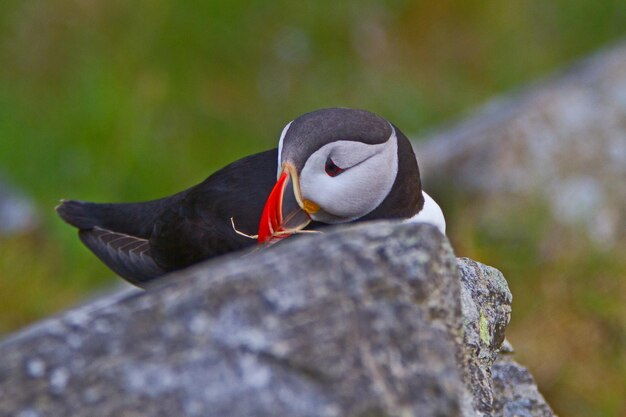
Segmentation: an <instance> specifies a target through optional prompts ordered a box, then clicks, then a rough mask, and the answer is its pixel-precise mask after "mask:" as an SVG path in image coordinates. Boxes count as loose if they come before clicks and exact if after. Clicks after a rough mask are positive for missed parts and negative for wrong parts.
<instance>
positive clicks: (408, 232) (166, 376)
mask: <svg viewBox="0 0 626 417" xmlns="http://www.w3.org/2000/svg"><path fill="white" fill-rule="evenodd" d="M459 272H460V273H461V276H460V278H461V279H459V275H458V274H459ZM510 302H511V295H510V293H509V290H508V287H507V285H506V281H504V278H503V277H502V276H501V274H500V273H499V272H498V271H496V270H495V269H493V268H490V267H487V266H484V265H481V264H479V263H476V262H474V261H472V260H469V259H460V260H458V268H457V260H456V259H455V258H454V255H453V252H452V250H451V248H450V246H449V243H448V241H447V239H445V238H444V237H443V236H442V235H441V234H440V233H439V232H438V231H437V230H436V229H435V228H434V227H432V226H429V225H416V224H405V223H393V222H376V223H368V224H361V225H356V226H350V227H346V228H342V229H340V230H335V231H329V232H328V233H324V234H323V235H315V236H302V237H299V238H297V239H296V238H292V239H288V240H286V241H283V242H282V243H281V244H278V245H275V246H274V247H271V248H270V249H268V250H263V251H257V252H255V253H249V254H244V255H241V254H239V255H233V256H230V257H228V258H224V259H219V260H216V261H212V262H209V263H206V264H203V265H199V266H197V267H194V268H191V269H189V270H186V271H181V272H179V273H176V274H172V275H170V276H169V277H166V278H164V279H163V280H161V281H160V282H157V283H156V285H154V286H153V287H151V288H149V289H148V291H146V292H140V291H137V290H131V291H124V292H121V293H119V294H116V295H114V296H111V297H109V298H105V299H102V300H99V301H97V302H95V303H91V304H88V305H86V306H83V307H79V308H77V309H74V310H71V311H69V312H67V313H64V314H62V315H60V316H59V317H56V318H53V319H49V320H46V321H44V322H42V323H40V324H38V325H35V326H33V327H31V328H30V329H27V330H25V331H23V332H21V333H19V334H17V335H15V336H13V337H11V338H9V339H8V340H6V341H4V342H3V343H2V344H0V397H1V398H0V415H18V416H19V415H21V416H42V417H43V416H48V415H50V416H56V415H63V416H82V415H89V416H137V417H139V416H172V415H180V416H224V415H228V416H279V415H280V416H283V415H284V416H374V415H381V416H481V415H505V414H498V413H496V412H495V411H496V410H505V409H506V410H509V409H514V410H518V409H521V408H520V407H522V405H523V400H524V398H526V397H524V396H523V394H524V391H523V390H522V391H519V390H518V391H516V390H514V389H512V388H511V387H510V386H509V388H506V389H500V387H501V386H502V387H504V386H506V382H507V381H506V377H505V380H504V382H503V383H501V382H500V380H496V381H495V383H494V381H492V378H491V372H490V369H491V367H492V364H493V363H494V361H496V358H497V356H498V355H497V352H498V350H499V348H500V345H501V343H502V341H503V340H504V328H505V327H506V324H507V323H508V320H509V316H510ZM496 363H497V364H498V363H500V362H496ZM498 375H500V374H498ZM502 375H505V373H502ZM494 387H495V388H498V389H500V390H499V391H498V389H496V390H495V391H494V389H493V388H494ZM528 392H530V389H529V390H528ZM535 394H536V391H535V392H534V393H533V395H535ZM537 395H538V393H537ZM537 398H541V397H540V396H539V397H537V396H533V397H532V398H529V401H535V400H537ZM520 404H521V405H520ZM543 404H545V403H543ZM507 407H509V408H507ZM545 407H547V405H546V406H545ZM547 410H548V411H549V408H547ZM492 411H493V413H492ZM546 415H551V414H546Z"/></svg>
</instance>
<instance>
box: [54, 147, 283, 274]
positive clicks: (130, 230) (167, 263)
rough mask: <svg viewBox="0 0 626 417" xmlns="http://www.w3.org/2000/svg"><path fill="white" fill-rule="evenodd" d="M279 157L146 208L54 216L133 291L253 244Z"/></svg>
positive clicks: (232, 169)
mask: <svg viewBox="0 0 626 417" xmlns="http://www.w3.org/2000/svg"><path fill="white" fill-rule="evenodd" d="M276 170H277V150H276V149H272V150H270V151H266V152H261V153H259V154H255V155H251V156H248V157H246V158H243V159H240V160H239V161H236V162H233V163H232V164H230V165H227V166H226V167H224V168H223V169H221V170H219V171H217V172H216V173H214V174H213V175H211V176H210V177H208V178H207V179H206V180H204V181H203V182H201V183H200V184H198V185H195V186H193V187H191V188H189V189H187V190H185V191H182V192H180V193H177V194H174V195H172V196H170V197H166V198H162V199H159V200H153V201H148V202H142V203H113V204H98V203H87V202H82V201H75V200H68V201H63V202H62V203H61V204H60V205H59V206H58V207H57V212H58V213H59V215H60V216H61V217H62V218H63V220H65V221H66V222H67V223H69V224H71V225H72V226H75V227H76V228H78V229H79V236H80V239H81V241H82V242H83V243H84V244H85V245H86V246H87V247H88V248H89V249H91V251H92V252H93V253H94V254H95V255H96V256H98V258H100V260H101V261H102V262H104V263H105V264H106V265H107V266H108V267H109V268H111V269H112V270H113V271H115V272H116V273H117V274H119V275H120V276H122V277H124V278H126V279H127V280H128V281H130V282H132V283H133V284H136V285H143V284H145V283H146V282H148V281H150V280H151V279H153V278H156V277H158V276H160V275H163V274H165V273H166V272H169V271H173V270H177V269H181V268H184V267H186V266H189V265H192V264H194V263H197V262H199V261H202V260H205V259H209V258H211V257H214V256H217V255H221V254H224V253H227V252H232V251H235V250H238V249H243V248H245V247H248V246H250V245H253V244H255V243H256V241H255V240H254V239H250V238H247V237H245V236H242V235H239V234H237V233H236V232H235V230H234V229H233V227H232V223H231V218H232V219H233V222H234V224H235V226H236V229H237V230H238V231H240V232H242V233H246V234H250V235H252V234H255V233H256V231H257V228H258V225H259V220H260V217H261V212H262V210H263V205H264V203H265V200H266V198H267V195H268V194H269V193H270V191H271V190H272V187H273V185H274V183H275V182H276Z"/></svg>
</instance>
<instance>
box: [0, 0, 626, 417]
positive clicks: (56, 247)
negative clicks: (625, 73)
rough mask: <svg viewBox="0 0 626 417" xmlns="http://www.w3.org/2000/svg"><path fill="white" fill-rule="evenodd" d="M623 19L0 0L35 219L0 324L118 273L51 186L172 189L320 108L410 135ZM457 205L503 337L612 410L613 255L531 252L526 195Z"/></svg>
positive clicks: (441, 6)
mask: <svg viewBox="0 0 626 417" xmlns="http://www.w3.org/2000/svg"><path fill="white" fill-rule="evenodd" d="M625 33H626V2H623V1H621V0H606V1H602V2H599V1H594V0H553V1H550V2H540V1H510V2H500V1H495V0H493V1H488V0H469V1H467V0H465V1H464V0H442V1H437V2H426V1H408V0H389V1H371V0H359V1H357V0H349V1H345V2H327V1H315V2H289V1H284V0H283V1H276V2H261V1H242V0H237V1H231V2H218V1H206V2H194V3H189V4H184V5H183V4H180V3H179V2H174V1H172V0H150V1H148V0H138V1H135V2H126V1H122V0H109V1H104V0H94V1H89V2H69V1H67V0H20V1H18V0H3V1H2V2H0V62H1V63H2V64H1V65H0V170H1V171H2V172H3V174H4V175H5V176H7V177H9V178H10V180H11V181H12V182H13V183H15V184H16V185H18V186H19V187H21V188H22V189H23V190H25V191H26V192H27V193H29V194H30V195H31V196H32V197H33V198H34V200H35V201H36V204H37V206H38V208H39V210H40V213H41V216H42V226H41V227H40V228H39V229H38V230H36V231H34V232H32V233H28V234H25V235H20V236H12V237H2V238H0V247H1V248H2V250H1V251H0V297H2V300H1V302H0V332H3V333H6V332H10V331H12V330H15V329H17V328H19V327H22V326H24V325H26V324H28V323H30V322H32V321H34V320H37V319H39V318H42V317H45V316H47V315H49V314H51V313H53V312H57V311H59V310H62V309H64V308H67V307H68V306H70V305H72V304H74V303H76V302H78V301H79V300H81V299H82V298H84V297H85V296H86V295H87V294H89V293H90V292H92V291H94V289H100V288H105V287H106V286H108V285H112V284H114V283H115V282H117V281H118V279H117V278H115V277H114V276H113V275H112V274H111V273H110V272H109V271H108V270H107V269H106V268H104V267H103V266H102V265H100V263H99V262H97V261H96V259H95V258H94V257H93V256H92V255H90V254H89V253H87V250H86V249H85V248H83V247H82V246H81V245H80V244H79V242H78V240H77V239H76V235H75V232H74V231H73V230H71V229H70V228H69V227H67V226H66V225H64V224H62V223H61V222H60V221H59V220H58V219H57V218H56V217H55V215H54V213H53V210H52V208H53V207H54V206H55V205H56V203H57V201H58V199H59V198H62V197H66V198H80V199H85V200H95V201H125V200H141V199H148V198H153V197H159V196H162V195H166V194H170V193H172V192H174V191H177V190H179V189H181V188H183V187H186V186H188V185H191V184H193V183H195V182H198V181H200V180H202V179H203V178H204V177H206V176H207V175H208V174H209V173H210V172H212V171H214V170H216V169H218V168H219V167H221V166H223V165H224V164H226V163H228V162H230V161H232V160H234V159H237V158H239V157H241V156H243V155H247V154H250V153H253V152H257V151H260V150H263V149H267V148H269V147H272V146H275V143H276V140H277V137H278V135H279V133H280V130H281V129H282V127H283V125H284V124H285V123H286V122H288V121H289V120H291V119H293V118H294V117H296V116H298V115H299V114H301V113H304V112H306V111H310V110H312V109H316V108H320V107H328V106H349V107H358V108H366V109H369V110H372V111H375V112H377V113H380V114H381V115H384V116H385V117H387V118H388V119H389V120H392V121H393V122H394V123H396V124H397V125H398V126H400V127H401V128H402V130H403V131H404V132H405V133H408V134H417V133H418V132H424V131H425V130H428V129H431V128H433V127H435V126H437V125H439V124H441V123H444V122H446V121H448V120H450V119H454V118H458V117H461V116H462V115H464V114H466V113H467V112H468V111H470V110H471V109H472V108H474V107H476V106H477V105H478V104H480V103H482V102H483V101H484V100H486V99H488V98H489V97H492V96H494V95H497V94H500V93H502V92H504V91H510V90H511V89H515V88H518V87H519V86H520V85H522V84H523V83H525V82H529V81H532V80H535V79H537V78H538V77H541V76H544V75H546V74H548V73H550V72H552V71H553V70H555V69H557V68H560V67H562V66H565V65H567V64H568V63H569V62H572V61H573V60H575V59H576V58H578V57H580V56H583V55H585V54H588V53H590V52H592V51H594V50H596V49H598V48H601V47H604V46H605V45H607V44H609V43H610V42H612V41H613V40H615V39H618V38H619V37H621V36H623V35H624V34H625ZM456 203H457V204H454V205H453V206H449V209H448V210H449V211H450V213H451V214H450V216H451V217H452V218H455V217H456V218H457V219H461V218H460V217H458V215H460V214H461V213H464V212H465V210H466V209H468V207H471V204H470V203H469V202H466V201H457V202H456ZM467 218H468V219H469V218H471V219H474V220H472V221H465V222H461V221H456V222H455V221H454V220H452V221H451V230H452V231H453V234H454V235H453V239H454V241H455V242H456V247H457V250H458V252H459V254H460V255H466V256H473V257H476V258H478V259H480V260H483V261H485V262H488V263H490V264H491V265H494V266H496V267H499V268H500V269H502V270H503V271H504V272H505V275H506V276H507V278H508V279H509V281H510V284H511V287H512V290H513V293H514V296H515V308H514V320H513V322H512V324H511V327H510V329H509V336H510V338H511V339H512V340H513V342H514V343H515V344H516V346H517V348H518V351H519V357H520V358H521V359H522V360H523V361H524V362H525V363H527V364H529V365H530V366H531V368H532V371H533V373H534V374H535V375H536V376H537V379H538V380H539V383H540V385H541V388H542V390H543V391H544V392H545V393H546V394H547V396H548V399H549V401H550V402H551V403H552V405H553V406H554V407H555V408H556V410H557V412H559V413H561V414H562V415H571V416H597V415H606V416H620V415H624V413H625V412H626V406H625V405H624V401H623V396H622V395H621V394H620V392H624V389H623V388H624V386H625V385H626V383H625V382H624V377H623V375H626V369H625V368H626V365H625V363H626V360H625V359H624V353H623V351H624V349H623V346H624V338H625V336H624V327H625V324H624V321H623V317H626V315H625V314H624V311H623V310H624V306H623V297H622V298H620V295H621V294H623V293H624V285H625V284H624V281H625V280H624V276H625V271H626V265H624V263H623V262H622V261H620V259H621V258H623V256H621V255H620V254H619V253H600V252H595V251H594V249H593V247H591V246H584V245H583V246H581V247H578V248H577V249H576V251H574V252H572V255H571V256H570V257H568V256H560V257H557V258H551V260H550V261H549V262H548V261H546V257H545V253H544V252H543V251H545V250H546V249H545V247H542V246H541V245H540V244H539V242H545V240H546V236H545V232H544V231H545V229H546V227H545V226H546V225H545V224H543V223H542V222H543V221H544V220H543V219H545V217H544V216H543V215H542V210H541V207H538V208H536V211H535V212H534V214H533V215H532V216H531V218H530V220H529V223H526V224H525V225H523V226H519V225H516V223H515V222H514V221H512V220H511V218H508V219H507V218H503V219H502V220H501V222H500V223H499V224H498V227H497V229H487V228H485V227H484V221H483V220H481V219H480V218H479V217H476V216H473V217H471V216H470V217H467ZM544 246H545V245H544ZM548 246H549V245H548ZM581 250H584V251H587V253H593V256H589V257H584V258H583V257H580V256H577V255H576V254H580V253H582V252H580V251H581ZM589 251H591V252H589ZM537 323H538V324H537ZM620 389H621V390H622V391H620Z"/></svg>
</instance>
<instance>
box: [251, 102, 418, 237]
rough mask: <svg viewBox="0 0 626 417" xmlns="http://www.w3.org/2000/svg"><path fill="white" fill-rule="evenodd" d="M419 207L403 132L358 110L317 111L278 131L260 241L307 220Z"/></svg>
mask: <svg viewBox="0 0 626 417" xmlns="http://www.w3.org/2000/svg"><path fill="white" fill-rule="evenodd" d="M423 204H424V199H423V196H422V190H421V184H420V175H419V170H418V167H417V162H416V160H415V155H414V154H413V150H412V148H411V145H410V143H409V141H408V140H407V138H406V137H405V136H404V135H403V134H402V132H400V131H399V130H398V129H397V128H395V127H394V126H393V125H392V124H391V123H389V122H388V121H386V120H385V119H383V118H381V117H379V116H377V115H375V114H373V113H370V112H367V111H364V110H354V109H345V108H331V109H323V110H317V111H314V112H311V113H307V114H304V115H302V116H300V117H298V118H297V119H295V120H293V121H292V122H291V123H289V124H287V126H285V128H284V129H283V132H282V134H281V137H280V143H279V145H278V182H277V183H276V185H275V186H274V189H273V190H272V192H271V194H270V196H269V198H268V200H267V203H266V205H265V209H264V211H263V215H262V218H261V224H260V226H259V241H260V242H266V241H269V240H272V239H273V238H276V237H282V236H286V235H288V234H290V233H291V232H295V231H297V230H300V229H302V228H304V227H306V226H307V225H308V223H309V222H310V221H311V220H314V221H317V222H321V223H327V224H336V223H345V222H350V221H354V220H358V219H376V218H410V217H412V216H413V215H415V214H416V213H417V212H419V211H420V209H421V208H422V206H423ZM277 232H279V234H278V235H276V233H277Z"/></svg>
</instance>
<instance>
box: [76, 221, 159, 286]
mask: <svg viewBox="0 0 626 417" xmlns="http://www.w3.org/2000/svg"><path fill="white" fill-rule="evenodd" d="M78 235H79V237H80V240H81V241H82V242H83V243H84V244H85V245H86V246H87V247H88V248H89V249H90V250H91V251H92V252H93V253H94V254H95V255H96V256H97V257H98V258H99V259H100V260H101V261H102V262H104V263H105V264H106V265H107V266H108V267H109V268H111V269H112V270H113V271H114V272H115V273H117V274H119V275H120V276H121V277H123V278H125V279H126V280H128V281H129V282H131V283H132V284H135V285H138V286H143V285H144V284H146V283H147V282H148V281H150V280H152V279H154V278H156V277H159V276H161V275H163V274H165V273H166V272H167V271H166V270H165V269H164V268H161V267H160V266H159V265H158V264H157V263H156V262H155V261H154V258H153V257H152V253H151V251H150V242H149V241H148V240H147V239H142V238H139V237H136V236H130V235H126V234H123V233H117V232H113V231H111V230H107V229H103V228H100V227H94V228H93V229H89V230H81V231H79V233H78Z"/></svg>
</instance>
